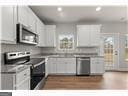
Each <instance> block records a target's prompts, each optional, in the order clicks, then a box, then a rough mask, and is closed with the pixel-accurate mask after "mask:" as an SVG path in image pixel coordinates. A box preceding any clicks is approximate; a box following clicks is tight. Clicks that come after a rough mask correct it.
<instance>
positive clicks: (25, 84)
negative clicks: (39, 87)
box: [16, 78, 30, 90]
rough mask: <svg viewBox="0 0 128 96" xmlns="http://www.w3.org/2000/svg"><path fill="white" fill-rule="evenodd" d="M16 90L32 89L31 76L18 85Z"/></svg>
mask: <svg viewBox="0 0 128 96" xmlns="http://www.w3.org/2000/svg"><path fill="white" fill-rule="evenodd" d="M21 82H22V81H21ZM16 90H30V78H28V79H26V80H24V81H23V82H22V83H21V84H20V85H18V86H16Z"/></svg>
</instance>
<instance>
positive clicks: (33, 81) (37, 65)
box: [3, 52, 45, 90]
mask: <svg viewBox="0 0 128 96" xmlns="http://www.w3.org/2000/svg"><path fill="white" fill-rule="evenodd" d="M30 55H31V54H30V52H9V53H5V66H6V67H5V68H4V71H3V72H5V70H6V72H14V71H15V72H16V73H17V72H20V71H22V70H24V69H26V68H28V67H29V69H30V89H31V90H33V89H40V87H41V85H43V81H44V80H45V58H30ZM7 70H8V71H7Z"/></svg>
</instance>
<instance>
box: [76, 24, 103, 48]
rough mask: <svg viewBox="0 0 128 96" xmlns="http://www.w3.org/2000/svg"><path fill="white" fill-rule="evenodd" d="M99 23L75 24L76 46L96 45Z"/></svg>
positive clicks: (97, 44)
mask: <svg viewBox="0 0 128 96" xmlns="http://www.w3.org/2000/svg"><path fill="white" fill-rule="evenodd" d="M100 29H101V25H77V47H98V46H99V45H100Z"/></svg>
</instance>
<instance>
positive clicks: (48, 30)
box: [45, 25, 56, 47]
mask: <svg viewBox="0 0 128 96" xmlns="http://www.w3.org/2000/svg"><path fill="white" fill-rule="evenodd" d="M45 47H56V25H45Z"/></svg>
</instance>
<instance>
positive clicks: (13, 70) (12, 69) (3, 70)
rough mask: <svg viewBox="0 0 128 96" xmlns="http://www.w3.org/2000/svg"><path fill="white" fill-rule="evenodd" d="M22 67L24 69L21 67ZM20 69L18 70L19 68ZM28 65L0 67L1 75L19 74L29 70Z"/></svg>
mask: <svg viewBox="0 0 128 96" xmlns="http://www.w3.org/2000/svg"><path fill="white" fill-rule="evenodd" d="M23 66H24V67H23ZM21 67H22V69H20V70H19V69H18V68H21ZM29 67H30V65H2V66H1V73H2V74H4V73H8V74H15V73H19V72H21V71H23V70H25V69H27V68H29Z"/></svg>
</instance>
